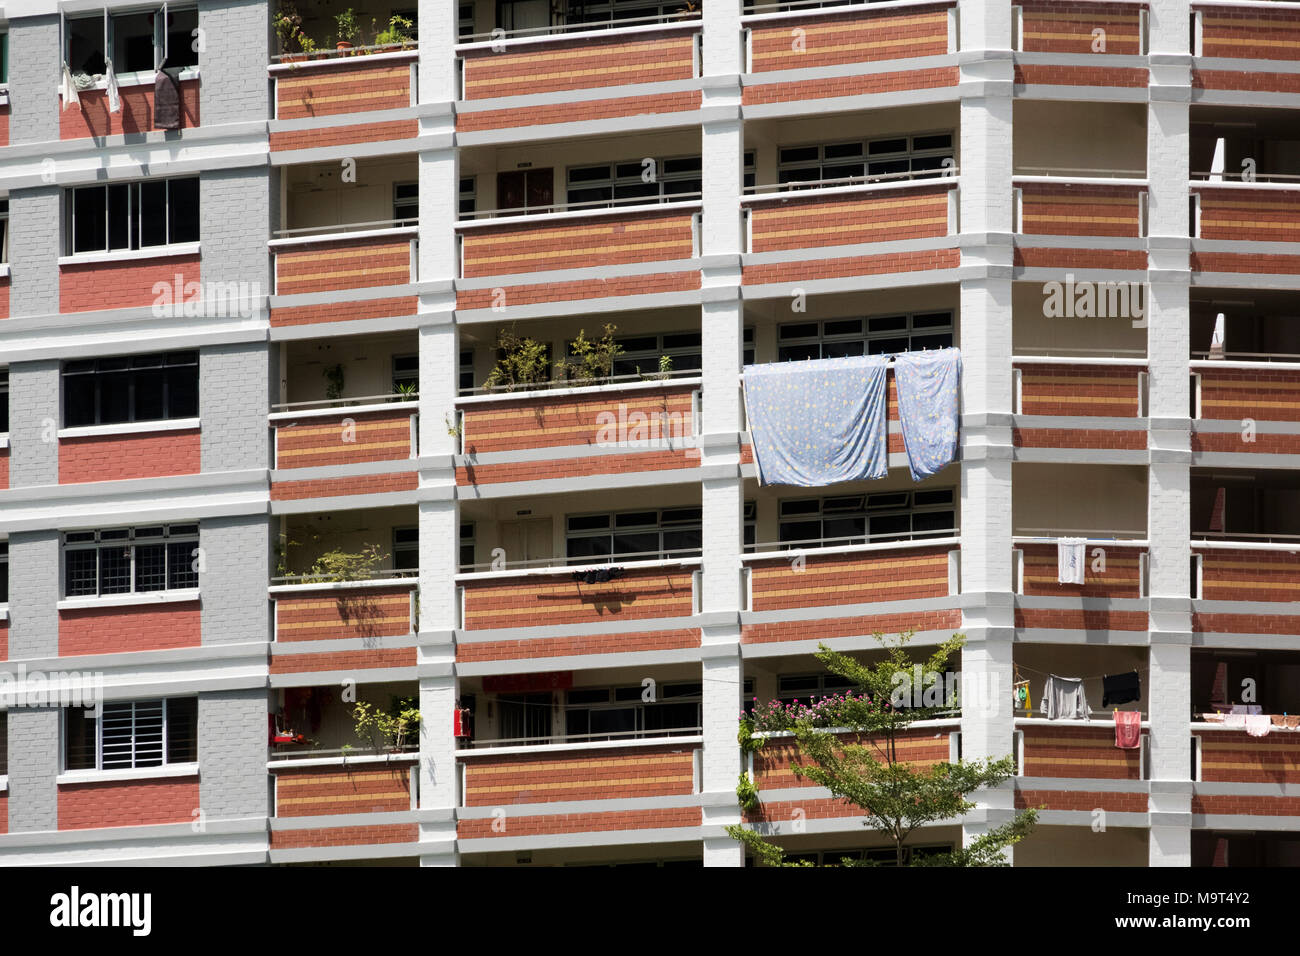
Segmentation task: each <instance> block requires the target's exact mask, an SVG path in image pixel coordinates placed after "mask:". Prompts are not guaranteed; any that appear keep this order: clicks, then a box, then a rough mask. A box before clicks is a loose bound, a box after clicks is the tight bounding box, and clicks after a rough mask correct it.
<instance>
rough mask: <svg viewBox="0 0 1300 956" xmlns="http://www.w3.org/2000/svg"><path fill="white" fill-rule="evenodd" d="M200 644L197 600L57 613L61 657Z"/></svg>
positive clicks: (200, 634) (153, 649) (167, 648)
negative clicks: (153, 605) (151, 605)
mask: <svg viewBox="0 0 1300 956" xmlns="http://www.w3.org/2000/svg"><path fill="white" fill-rule="evenodd" d="M201 643H202V626H201V624H200V616H199V602H198V601H176V602H174V603H168V604H159V605H157V606H155V607H142V606H140V605H127V606H125V607H105V608H79V609H76V610H68V611H60V612H59V654H60V656H63V657H72V656H75V655H77V654H118V653H122V652H124V651H161V650H170V649H171V648H175V647H198V646H199V645H200V644H201Z"/></svg>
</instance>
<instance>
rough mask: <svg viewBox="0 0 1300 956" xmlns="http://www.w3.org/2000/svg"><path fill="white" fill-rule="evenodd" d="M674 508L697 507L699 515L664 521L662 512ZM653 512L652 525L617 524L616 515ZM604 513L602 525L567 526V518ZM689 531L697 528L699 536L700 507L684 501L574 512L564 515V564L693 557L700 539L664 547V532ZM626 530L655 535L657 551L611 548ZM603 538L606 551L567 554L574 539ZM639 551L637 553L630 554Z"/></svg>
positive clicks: (701, 527) (701, 511) (569, 522)
mask: <svg viewBox="0 0 1300 956" xmlns="http://www.w3.org/2000/svg"><path fill="white" fill-rule="evenodd" d="M676 511H698V512H700V517H699V518H698V519H695V520H689V521H671V522H669V523H668V524H665V523H664V518H663V516H664V514H665V513H669V512H676ZM651 512H653V513H654V514H655V515H656V521H655V523H654V524H653V525H650V524H637V525H625V526H623V527H619V526H618V522H617V518H618V517H619V516H626V515H637V514H645V513H651ZM601 517H607V518H608V519H609V521H608V523H607V525H606V527H605V528H604V529H596V528H593V529H587V530H583V529H579V530H577V531H574V530H572V529H571V522H573V521H574V520H575V519H579V520H580V519H591V518H601ZM682 531H685V532H690V531H697V532H699V533H700V534H701V537H702V536H703V510H702V508H701V507H699V506H696V505H684V506H681V507H676V508H628V509H621V510H619V511H596V512H575V513H573V514H566V515H565V516H564V563H565V564H566V565H585V564H613V563H614V562H616V561H618V560H620V559H625V560H632V561H655V560H660V561H663V560H670V559H672V558H687V557H690V558H694V557H698V556H699V555H700V553H701V551H702V548H703V541H702V540H701V546H700V547H698V548H674V549H671V550H670V549H667V548H665V547H664V535H665V534H669V533H672V532H682ZM630 534H656V535H657V536H658V539H659V548H658V551H657V552H634V551H625V552H623V553H621V554H620V553H618V552H616V551H615V550H614V539H615V538H616V537H618V536H619V535H630ZM599 538H606V539H607V540H608V545H609V553H608V554H602V555H586V556H576V557H575V556H571V555H570V554H569V546H570V543H571V542H573V541H575V540H590V539H599ZM647 554H658V558H651V557H646V556H645V555H647ZM632 555H639V556H638V557H631V556H632Z"/></svg>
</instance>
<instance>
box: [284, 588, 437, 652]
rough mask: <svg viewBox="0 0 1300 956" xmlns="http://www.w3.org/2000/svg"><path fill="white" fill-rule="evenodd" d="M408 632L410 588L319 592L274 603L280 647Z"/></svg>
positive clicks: (409, 630) (293, 596)
mask: <svg viewBox="0 0 1300 956" xmlns="http://www.w3.org/2000/svg"><path fill="white" fill-rule="evenodd" d="M411 630H412V622H411V588H410V587H392V588H387V587H385V588H355V589H351V590H348V591H329V590H321V591H317V592H314V593H310V594H301V595H283V594H282V595H278V596H277V597H276V599H275V639H276V640H277V641H280V642H281V643H291V642H296V641H337V640H346V639H349V638H354V639H355V638H371V637H397V636H401V635H403V634H410V633H411Z"/></svg>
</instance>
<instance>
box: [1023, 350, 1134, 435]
mask: <svg viewBox="0 0 1300 956" xmlns="http://www.w3.org/2000/svg"><path fill="white" fill-rule="evenodd" d="M1053 351H1056V350H1053ZM1012 363H1013V372H1012V374H1013V376H1014V378H1013V388H1014V389H1015V408H1016V414H1018V415H1064V416H1080V417H1093V416H1099V417H1104V418H1141V417H1143V416H1144V415H1145V414H1146V398H1147V371H1146V368H1147V360H1146V359H1145V358H1129V357H1120V356H1118V355H1117V356H1114V357H1100V356H1083V355H1081V356H1079V357H1077V358H1071V357H1067V356H1055V355H1054V356H1051V357H1046V356H1044V357H1038V356H1029V355H1016V356H1014V357H1013V358H1012Z"/></svg>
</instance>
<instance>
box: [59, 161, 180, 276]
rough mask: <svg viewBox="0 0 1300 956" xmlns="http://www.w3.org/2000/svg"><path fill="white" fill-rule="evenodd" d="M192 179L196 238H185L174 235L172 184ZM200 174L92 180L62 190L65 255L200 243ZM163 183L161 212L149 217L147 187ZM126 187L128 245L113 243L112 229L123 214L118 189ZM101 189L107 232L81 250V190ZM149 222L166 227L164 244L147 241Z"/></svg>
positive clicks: (137, 250) (154, 248)
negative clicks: (117, 208) (122, 180)
mask: <svg viewBox="0 0 1300 956" xmlns="http://www.w3.org/2000/svg"><path fill="white" fill-rule="evenodd" d="M179 182H192V183H193V184H194V209H193V219H194V237H193V238H192V239H191V238H184V237H178V236H173V234H172V230H173V227H174V223H173V218H174V217H173V215H172V205H173V201H172V189H173V186H172V184H173V183H179ZM198 184H199V177H198V176H168V177H165V178H160V179H137V180H132V181H130V182H126V183H92V184H90V185H86V186H68V187H66V188H64V190H63V203H64V211H63V220H64V228H65V237H64V240H65V241H64V254H65V256H67V257H70V258H76V257H78V256H103V255H110V256H111V255H114V254H125V253H130V252H144V251H148V250H161V251H164V252H165V251H166V250H168V249H172V248H175V247H180V246H190V245H195V244H197V243H199V242H200V241H201V239H202V213H201V206H202V198H201V195H200V192H199V188H198ZM146 185H147V186H156V185H162V186H163V187H164V191H163V205H162V213H161V215H155V214H153V213H150V215H149V216H147V217H146V215H145V211H144V191H145V190H144V187H145V186H146ZM121 189H125V190H126V245H124V246H123V245H117V246H115V245H113V241H114V239H113V228H114V223H115V217H116V216H120V215H121V212H120V211H119V212H116V213H114V211H113V206H114V199H115V197H116V196H120V195H121V193H118V192H116V190H121ZM97 190H102V191H103V193H104V214H103V216H104V235H103V244H102V246H101V245H96V246H95V247H94V248H87V249H78V248H77V246H78V240H79V239H80V238H81V236H80V234H79V232H78V228H77V197H78V194H80V193H86V194H89V193H92V192H94V191H97ZM146 221H149V222H152V223H158V222H160V223H161V226H162V229H163V236H164V241H163V242H162V243H150V244H148V245H146V244H144V241H143V232H144V229H143V226H144V223H145V222H146Z"/></svg>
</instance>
